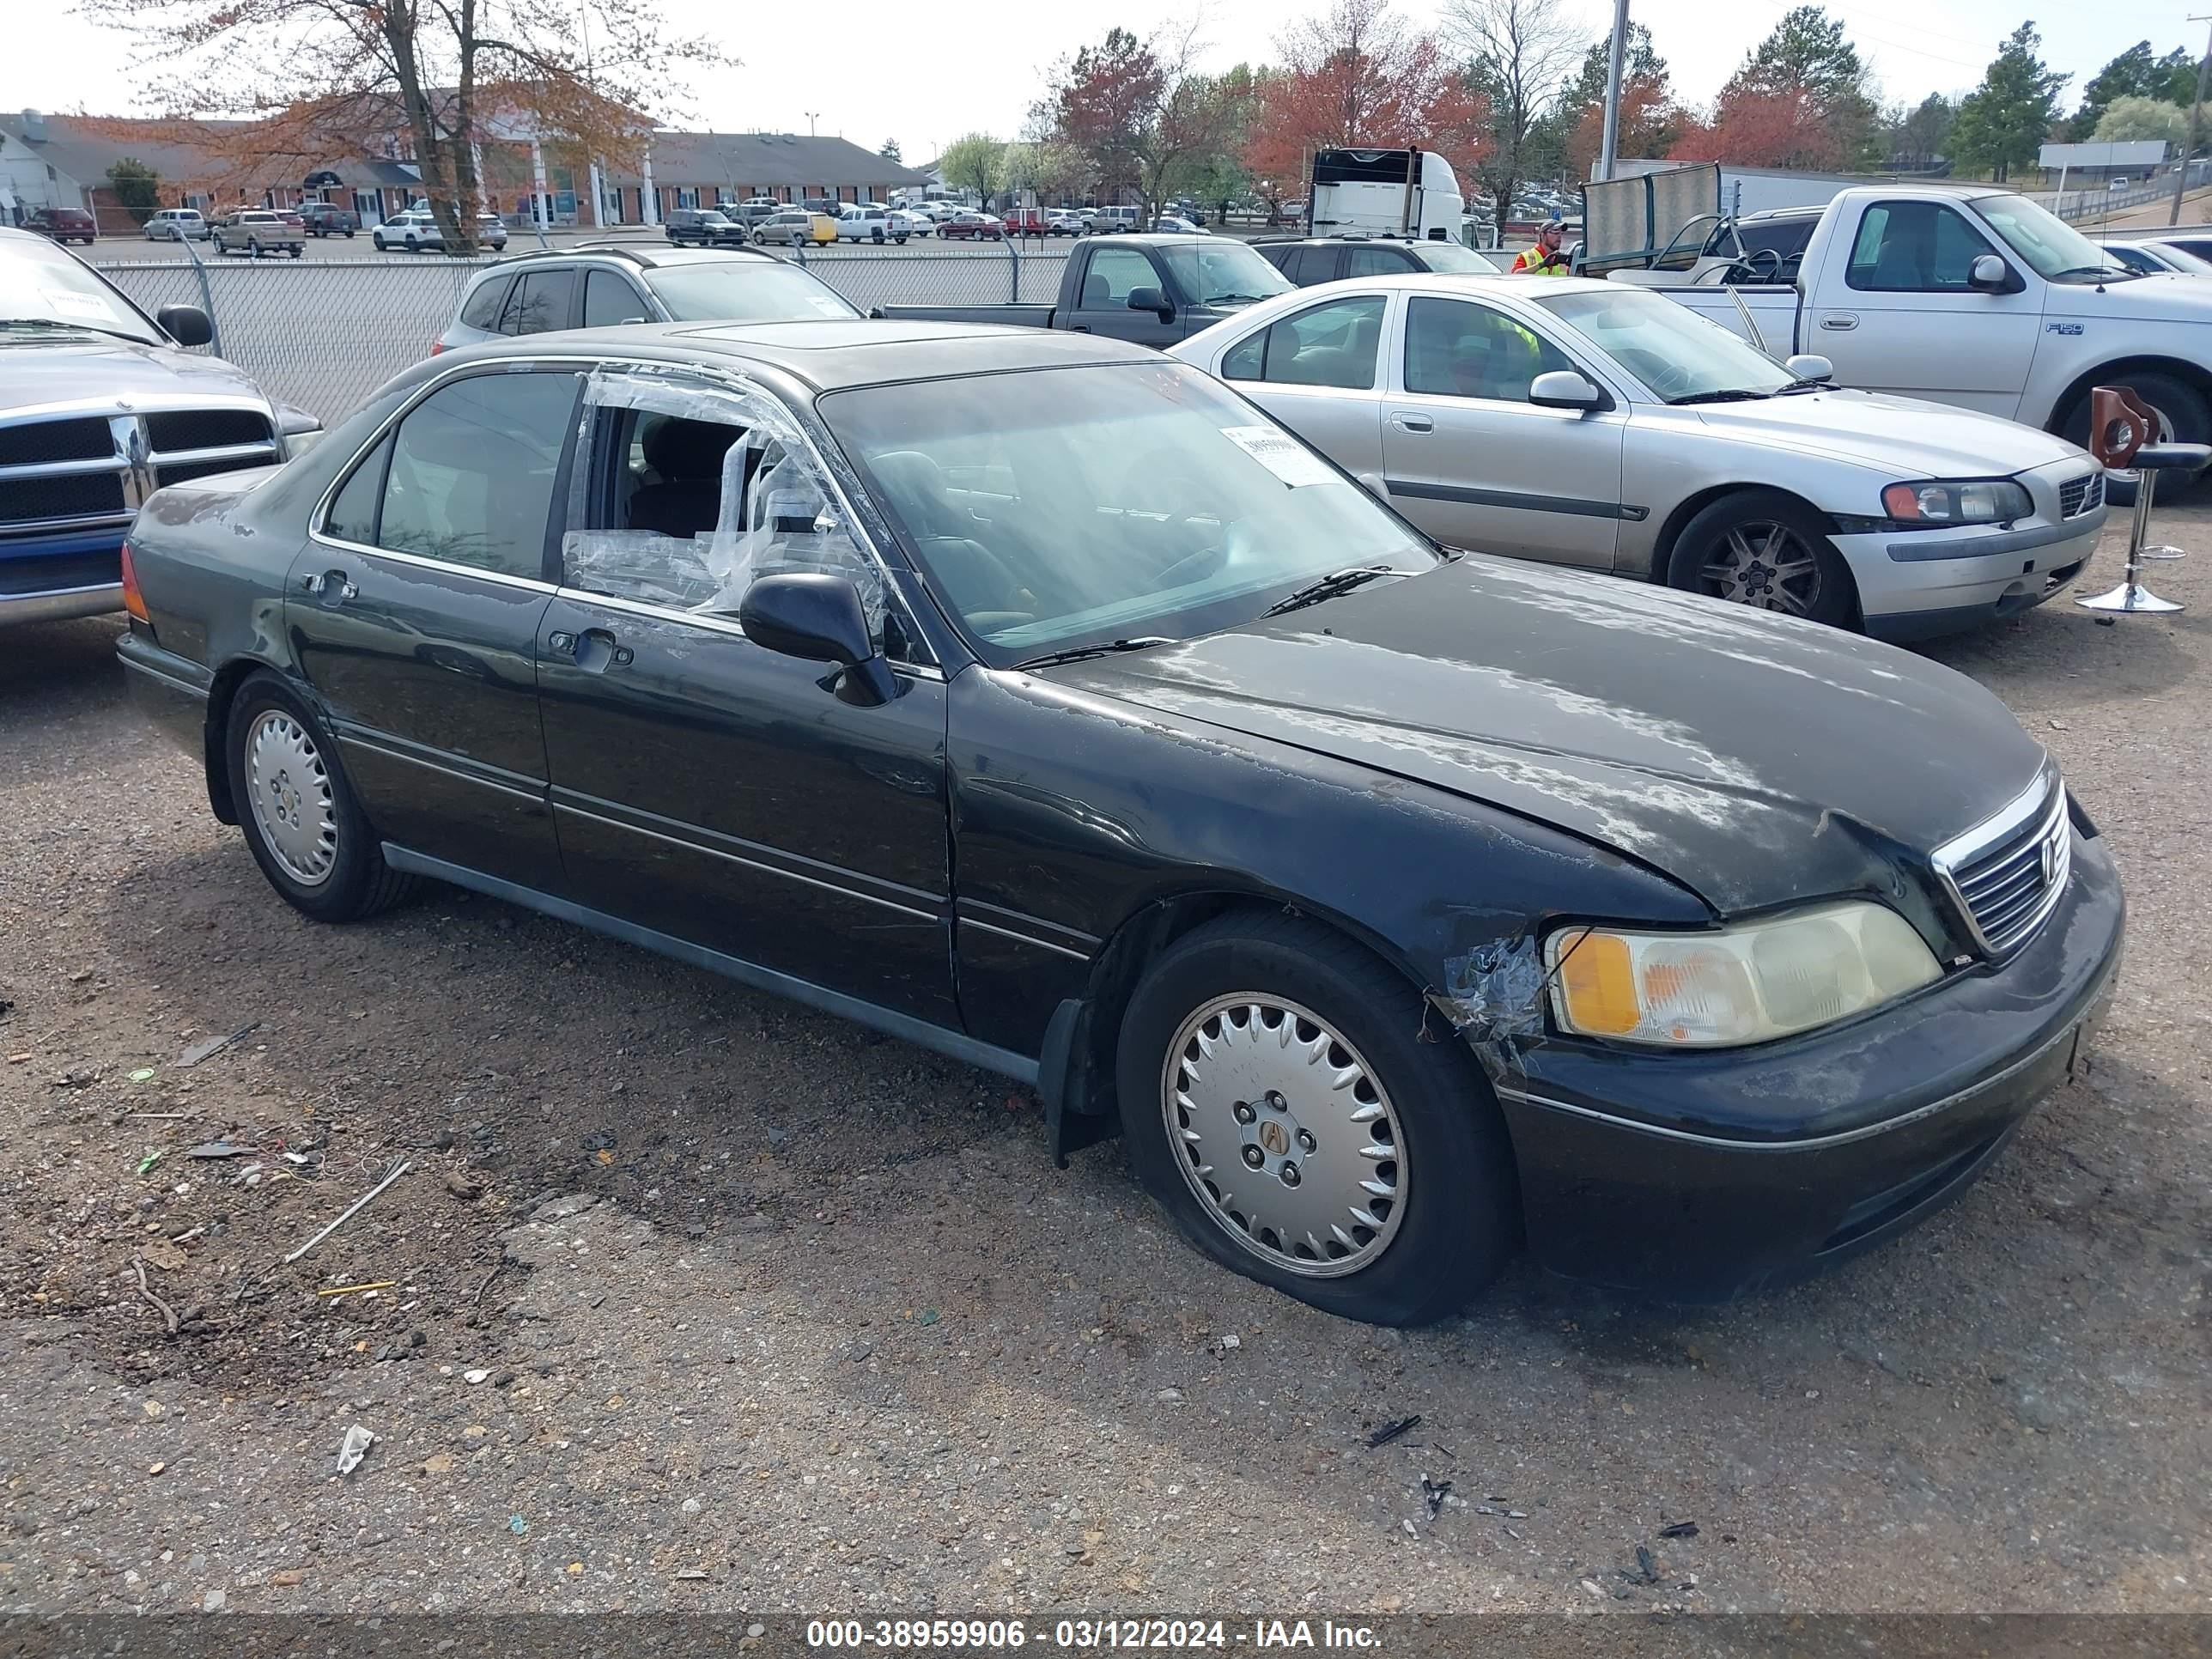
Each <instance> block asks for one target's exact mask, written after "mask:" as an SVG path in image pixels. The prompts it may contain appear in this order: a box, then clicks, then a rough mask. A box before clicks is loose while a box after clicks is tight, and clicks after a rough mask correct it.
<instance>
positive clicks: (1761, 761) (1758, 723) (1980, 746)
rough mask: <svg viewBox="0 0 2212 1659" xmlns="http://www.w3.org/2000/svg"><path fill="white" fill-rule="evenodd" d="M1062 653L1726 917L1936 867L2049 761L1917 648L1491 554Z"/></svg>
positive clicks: (1098, 673) (1065, 679) (1993, 704)
mask: <svg viewBox="0 0 2212 1659" xmlns="http://www.w3.org/2000/svg"><path fill="white" fill-rule="evenodd" d="M1045 672H1046V674H1047V675H1048V677H1049V678H1052V679H1054V680H1055V681H1057V682H1059V683H1060V684H1070V685H1078V686H1081V687H1083V688H1084V689H1085V690H1090V691H1092V692H1094V693H1097V694H1099V695H1102V696H1111V697H1115V698H1118V699H1121V700H1122V701H1125V702H1131V703H1135V704H1140V705H1143V706H1145V707H1146V708H1152V709H1156V710H1158V711H1160V712H1163V713H1167V714H1176V715H1181V716H1184V717H1187V718H1190V719H1194V720H1204V721H1206V722H1208V723H1210V724H1212V725H1213V726H1218V727H1222V728H1225V729H1227V730H1230V731H1234V732H1243V733H1246V734H1248V735H1249V736H1252V737H1255V738H1267V739H1269V740H1272V741H1274V742H1278V743H1284V744H1295V745H1297V747H1299V748H1302V749H1306V750H1314V751H1316V752H1319V753H1323V754H1328V755H1331V756H1334V757H1340V758H1341V759H1344V760H1346V761H1351V762H1354V763H1358V764H1360V765H1363V766H1366V767H1370V768H1372V769H1374V770H1375V771H1376V772H1377V773H1382V774H1388V775H1391V776H1394V777H1399V778H1405V779H1410V780H1413V781H1419V782H1421V783H1424V784H1428V785H1431V786H1433V787H1437V788H1439V789H1444V790H1449V791H1450V792H1452V793H1455V794H1458V795H1462V796H1465V797H1467V798H1468V799H1474V800H1480V801H1484V802H1487V803H1489V804H1491V805H1494V806H1497V807H1499V808H1501V809H1503V810H1504V811H1509V812H1513V813H1516V814H1518V815H1520V816H1522V817H1528V818H1533V819H1536V820H1540V821H1541V822H1543V823H1548V824H1551V825H1553V826H1555V827H1557V828H1559V829H1565V830H1567V831H1570V832H1571V833H1573V834H1576V835H1579V836H1583V837H1585V838H1587V839H1589V840H1590V841H1593V842H1600V843H1602V844H1603V845H1605V846H1607V847H1610V848H1614V849H1615V850H1617V851H1619V852H1620V853H1623V854H1626V855H1627V856H1629V857H1631V858H1633V859H1636V860H1639V861H1641V862H1643V863H1644V864H1646V865H1649V866H1651V867H1653V868H1655V869H1657V870H1659V871H1661V872H1664V873H1665V874H1667V875H1669V876H1671V877H1673V878H1674V879H1676V880H1677V881H1680V882H1681V883H1682V884H1684V885H1686V886H1687V887H1689V888H1691V889H1692V890H1694V891H1696V892H1697V893H1699V895H1701V896H1703V897H1704V898H1705V900H1706V902H1708V903H1710V904H1711V905H1712V906H1713V907H1714V908H1715V909H1717V910H1718V911H1719V912H1721V913H1722V914H1723V915H1727V914H1733V913H1735V912H1739V911H1743V910H1750V909H1758V908H1765V907H1767V906H1771V905H1778V904H1783V903H1788V902H1795V901H1800V900H1803V899H1807V898H1812V897H1820V896H1829V895H1833V894H1838V893H1849V892H1874V893H1881V892H1888V891H1895V890H1900V889H1901V888H1902V887H1905V886H1922V885H1924V883H1925V879H1926V877H1925V872H1926V869H1927V861H1928V854H1929V850H1930V849H1931V848H1935V847H1936V846H1937V845H1939V844H1940V843H1942V842H1945V841H1948V839H1950V838H1951V837H1952V836H1955V835H1957V834H1959V832H1960V831H1961V830H1963V829H1967V828H1968V827H1969V826H1971V825H1972V824H1974V823H1978V822H1979V821H1980V820H1981V819H1983V818H1985V817H1989V816H1990V814H1991V813H1993V812H1995V811H1997V810H1998V809H1999V808H2000V807H2002V806H2003V805H2005V804H2006V803H2008V801H2010V800H2011V799H2013V798H2014V797H2015V795H2017V794H2018V793H2020V792H2021V790H2023V789H2025V788H2027V787H2028V786H2029V785H2030V784H2031V783H2032V782H2033V781H2034V779H2035V777H2036V775H2037V773H2038V771H2039V769H2040V768H2041V767H2042V766H2043V764H2044V752H2043V749H2042V746H2041V745H2040V744H2038V743H2036V742H2035V741H2034V739H2033V738H2030V737H2029V736H2028V735H2027V733H2026V732H2023V731H2021V728H2020V726H2019V725H2018V723H2017V722H2016V721H2015V720H2014V719H2013V718H2012V716H2011V714H2008V712H2007V711H2006V709H2005V708H2004V706H2003V705H2002V703H2000V702H1998V701H1997V700H1996V698H1995V697H1993V696H1990V694H1989V693H1988V692H1986V691H1984V690H1982V689H1981V687H1979V686H1978V685H1977V684H1974V683H1973V682H1972V680H1970V679H1968V678H1966V677H1965V676H1964V675H1961V674H1957V673H1954V672H1953V671H1950V670H1949V669H1947V668H1942V667H1939V666H1937V665H1935V664H1933V663H1930V662H1927V661H1925V660H1923V659H1920V658H1918V657H1915V656H1913V655H1911V654H1910V653H1906V652H1904V651H1900V650H1898V649H1895V648H1893V647H1888V646H1884V645H1879V644H1876V643H1875V642H1874V641H1869V640H1864V639H1861V638H1859V637H1857V635H1850V634H1845V633H1843V632H1840V631H1838V630H1837V629H1826V628H1820V627H1817V626H1815V625H1814V624H1812V623H1797V622H1792V621H1790V620H1787V619H1784V618H1781V617H1769V616H1767V615H1765V613H1762V612H1758V611H1747V610H1745V609H1743V608H1741V607H1740V606H1735V605H1723V604H1721V603H1720V602H1718V601H1714V600H1706V599H1699V598H1696V597H1694V596H1692V595H1688V594H1683V593H1678V592H1674V591H1672V590H1669V589H1664V588H1652V587H1648V586H1639V585H1637V584H1632V583H1630V582H1626V581H1623V580H1618V579H1616V578H1613V577H1607V576H1595V575H1589V574H1582V573H1578V572H1574V571H1567V570H1560V569H1557V568H1549V567H1546V566H1541V565H1534V564H1522V563H1518V562H1513V561H1510V560H1497V559H1487V558H1483V557H1480V556H1470V557H1468V558H1465V559H1463V560H1461V561H1459V562H1456V563H1454V564H1450V565H1445V566H1442V567H1440V568H1437V569H1436V570H1434V571H1431V572H1429V573H1427V574H1424V575H1421V576H1419V577H1414V578H1412V579H1409V580H1402V581H1395V582H1385V583H1378V584H1376V585H1374V586H1370V587H1366V588H1363V589H1359V590H1357V591H1355V592H1352V593H1349V594H1346V595H1345V596H1343V597H1342V598H1340V599H1334V600H1330V601H1328V602H1326V603H1324V604H1321V605H1311V606H1309V607H1307V608H1306V609H1304V610H1301V611H1293V612H1291V613H1290V614H1288V615H1286V616H1283V617H1276V618H1273V619H1271V620H1266V621H1261V622H1255V623H1251V624H1249V625H1248V626H1246V627H1243V628H1241V629H1232V630H1231V631H1229V632H1226V633H1222V634H1216V635H1208V636H1206V637H1204V638H1201V639H1195V640H1190V641H1183V642H1182V643H1179V644H1177V645H1175V646H1172V647H1161V648H1159V649H1158V650H1153V651H1146V652H1141V653H1130V654H1127V655H1123V656H1117V657H1107V658H1099V659H1093V660H1091V661H1088V662H1083V663H1075V664H1069V665H1065V666H1062V667H1056V668H1053V669H1049V670H1047V671H1045ZM1466 879H1468V880H1475V879H1479V872H1466Z"/></svg>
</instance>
